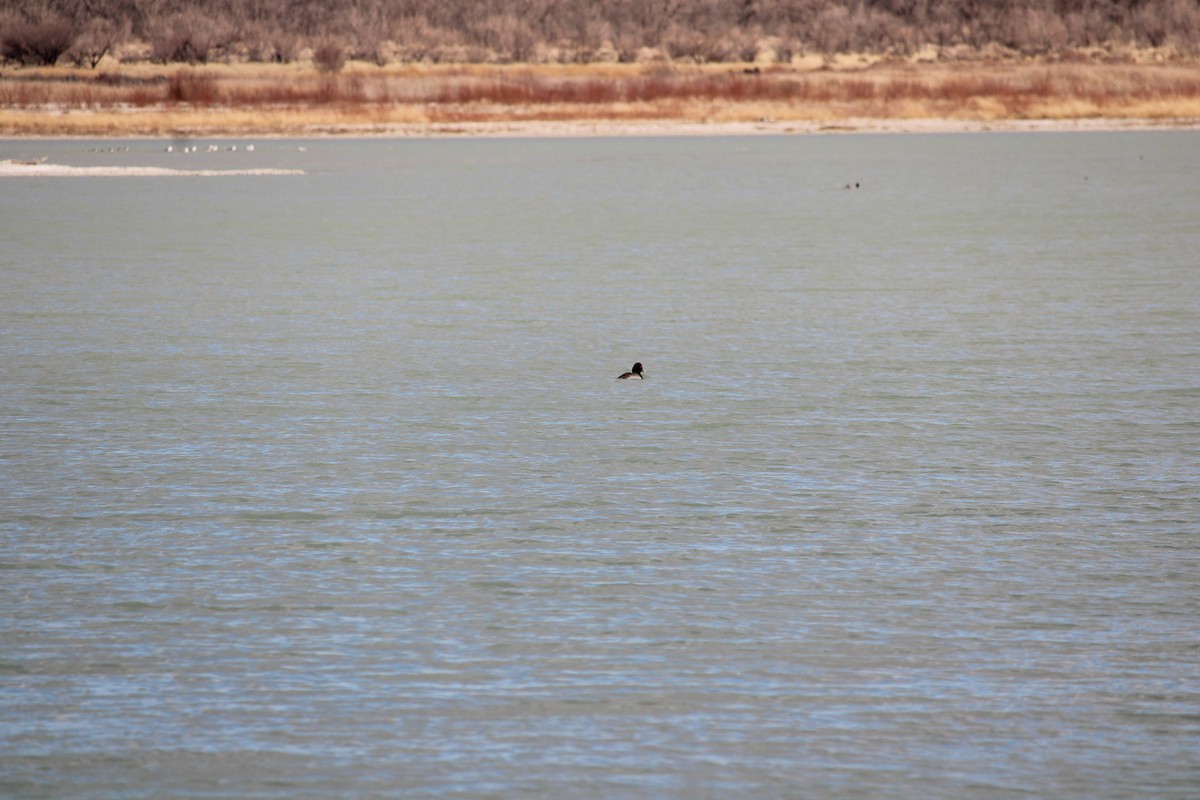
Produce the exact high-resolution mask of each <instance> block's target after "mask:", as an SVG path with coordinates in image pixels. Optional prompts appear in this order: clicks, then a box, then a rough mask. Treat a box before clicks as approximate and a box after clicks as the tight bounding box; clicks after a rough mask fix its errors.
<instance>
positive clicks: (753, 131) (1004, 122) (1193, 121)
mask: <svg viewBox="0 0 1200 800" xmlns="http://www.w3.org/2000/svg"><path fill="white" fill-rule="evenodd" d="M1149 130H1200V119H1198V118H1193V117H1185V118H1166V119H1164V118H1154V119H1138V118H1113V119H1109V118H1086V119H1033V120H1020V119H1000V120H962V119H880V118H847V119H840V120H836V121H821V122H818V121H796V120H778V121H777V120H770V119H764V120H757V121H753V122H690V121H685V120H560V121H544V120H543V121H515V120H507V121H490V122H456V123H406V124H390V125H380V124H364V125H354V124H344V125H336V126H314V127H311V128H307V129H303V130H295V131H288V132H262V131H246V132H232V131H214V132H211V133H208V134H202V133H195V134H177V135H172V136H145V135H138V134H130V135H128V136H109V137H105V136H95V135H79V136H66V135H63V134H51V135H46V136H28V135H9V136H0V140H4V139H8V140H37V139H64V138H65V139H70V138H79V139H106V138H111V139H143V138H150V139H163V140H177V139H209V140H233V139H281V138H282V139H292V138H295V139H303V138H329V137H345V138H398V139H400V138H488V137H490V138H506V137H507V138H570V137H621V136H634V137H637V136H662V137H669V136H790V135H828V134H855V133H859V134H889V133H890V134H945V133H989V132H991V133H1066V132H1111V131H1149ZM43 166H44V167H45V169H42V170H37V171H31V170H30V169H29V166H28V165H24V166H22V165H16V164H11V163H4V162H0V175H9V174H16V173H19V174H44V175H49V174H54V173H52V169H53V168H54V165H43ZM95 169H96V170H100V169H108V168H107V167H104V168H101V167H97V168H95ZM165 172H171V171H170V170H167V171H165ZM179 172H180V171H174V173H175V174H178V173H179ZM188 172H189V173H191V174H208V173H210V172H212V171H211V170H191V171H188ZM259 172H261V171H259ZM92 174H102V173H100V172H94V173H92ZM222 174H226V173H222Z"/></svg>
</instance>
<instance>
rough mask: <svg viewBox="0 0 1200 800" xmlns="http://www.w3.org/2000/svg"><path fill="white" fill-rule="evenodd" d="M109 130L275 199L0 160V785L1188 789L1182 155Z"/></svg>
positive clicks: (554, 792)
mask: <svg viewBox="0 0 1200 800" xmlns="http://www.w3.org/2000/svg"><path fill="white" fill-rule="evenodd" d="M113 144H114V143H112V142H105V143H103V144H102V145H101V143H97V142H78V141H76V142H27V141H26V142H22V141H6V142H0V158H4V157H41V156H49V157H50V160H51V161H53V162H57V163H68V164H75V165H81V166H86V165H143V166H145V165H152V166H179V167H183V166H195V165H203V166H204V167H205V168H213V167H215V168H221V169H232V168H241V167H256V168H263V167H266V168H285V169H286V168H298V169H303V170H304V171H305V174H303V175H289V176H229V177H217V178H199V177H179V178H174V177H167V178H164V177H158V178H134V177H78V178H5V179H0V280H2V281H3V283H2V285H3V290H2V292H0V393H2V397H3V405H2V415H3V416H2V422H0V796H4V797H6V798H33V797H48V798H162V797H195V798H199V797H205V798H214V797H221V798H328V797H406V798H408V797H417V798H419V797H429V798H433V797H437V798H500V797H521V798H554V799H555V800H559V799H560V798H568V799H569V798H662V797H679V798H684V797H686V798H728V797H736V796H742V797H753V798H778V797H790V798H809V797H814V798H815V797H838V798H884V797H886V798H955V799H956V800H957V799H961V798H1007V797H1013V798H1016V797H1021V798H1026V797H1035V798H1056V799H1060V798H1088V800H1094V799H1095V798H1130V797H1154V798H1196V797H1197V796H1198V795H1197V792H1200V788H1198V787H1200V669H1198V667H1197V664H1198V663H1200V622H1198V620H1200V523H1198V522H1197V519H1198V518H1200V513H1198V512H1200V503H1198V496H1200V488H1198V487H1200V135H1198V134H1196V133H1194V132H1191V133H1188V132H1180V133H1171V132H1154V133H1120V134H1116V133H1114V134H1098V133H1097V134H1014V135H1008V134H974V135H945V136H942V135H918V136H913V135H910V136H905V135H891V136H869V135H862V136H837V135H832V136H813V137H793V138H786V137H781V138H772V137H761V138H755V137H752V138H711V139H708V138H684V139H667V138H662V139H654V138H650V139H620V138H615V139H577V140H551V139H547V140H533V139H530V140H519V139H513V140H482V141H481V140H475V141H447V140H440V141H438V140H378V141H320V140H309V141H295V140H266V141H259V142H257V143H256V148H255V150H254V152H252V153H248V152H246V151H245V149H244V147H240V148H239V149H238V150H237V151H236V152H231V151H229V150H228V149H224V148H227V147H228V145H229V144H231V143H229V142H225V143H222V145H221V146H222V148H223V149H222V150H221V151H219V152H216V153H206V152H203V150H204V149H205V148H204V147H203V145H205V144H207V143H204V142H202V143H200V144H201V145H202V147H201V152H199V153H192V154H188V155H184V154H182V153H181V152H179V151H180V145H181V144H182V143H176V146H175V152H173V153H166V152H164V146H165V143H163V142H149V141H131V142H120V143H115V144H117V145H120V147H122V148H123V147H125V146H128V147H129V150H128V152H126V151H124V150H123V149H122V150H120V151H119V152H116V153H109V152H99V153H93V152H90V150H91V149H92V148H94V147H102V149H106V150H107V149H108V148H110V147H112V146H113ZM236 144H242V143H236ZM188 159H190V161H189V160H188ZM848 183H849V184H854V183H858V184H859V188H857V189H849V190H847V189H845V188H843V187H845V186H846V185H847V184H848ZM634 361H641V362H642V363H643V364H645V369H646V374H647V376H648V379H647V380H645V381H641V382H635V381H617V380H614V379H615V377H616V376H617V375H618V374H620V373H621V372H624V371H626V370H628V369H629V367H630V365H632V364H633V362H634Z"/></svg>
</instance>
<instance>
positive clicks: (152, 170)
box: [0, 161, 304, 178]
mask: <svg viewBox="0 0 1200 800" xmlns="http://www.w3.org/2000/svg"><path fill="white" fill-rule="evenodd" d="M303 174H304V170H301V169H168V168H166V167H72V166H70V165H68V164H28V163H25V164H23V163H20V162H15V161H0V177H6V178H12V177H38V178H45V177H51V178H75V177H81V176H83V177H86V176H93V177H106V178H107V177H138V178H161V177H180V176H185V177H200V178H219V177H225V176H228V175H303Z"/></svg>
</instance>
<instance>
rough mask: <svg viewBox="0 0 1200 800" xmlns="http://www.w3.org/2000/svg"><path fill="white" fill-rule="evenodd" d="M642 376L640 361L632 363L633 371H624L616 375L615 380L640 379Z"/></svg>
mask: <svg viewBox="0 0 1200 800" xmlns="http://www.w3.org/2000/svg"><path fill="white" fill-rule="evenodd" d="M644 378H645V376H644V375H642V362H640V361H639V362H637V363H636V364H634V365H633V372H626V373H625V374H624V375H618V376H617V380H619V381H630V380H632V381H640V380H643V379H644Z"/></svg>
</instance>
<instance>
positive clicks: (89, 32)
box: [67, 17, 128, 69]
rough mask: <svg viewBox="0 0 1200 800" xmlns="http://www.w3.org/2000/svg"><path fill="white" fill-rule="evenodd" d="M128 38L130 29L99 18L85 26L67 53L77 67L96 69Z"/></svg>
mask: <svg viewBox="0 0 1200 800" xmlns="http://www.w3.org/2000/svg"><path fill="white" fill-rule="evenodd" d="M126 36H128V27H126V26H118V25H117V23H115V22H113V21H112V20H110V19H104V18H102V17H101V18H97V19H92V20H89V21H88V22H86V23H85V24H84V27H83V31H82V32H81V33H80V35H79V38H77V39H76V40H75V44H74V45H73V46H72V47H71V49H70V50H69V51H68V52H67V55H68V57H70V59H71V63H72V64H74V65H75V66H77V67H83V66H86V67H88V68H89V69H95V68H96V66H97V65H98V64H99V63H100V61H101V59H103V58H104V57H105V56H106V55H108V54H109V53H110V52H111V51H112V49H113V48H114V47H116V45H117V44H119V43H120V42H121V40H122V39H124V38H125V37H126Z"/></svg>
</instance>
